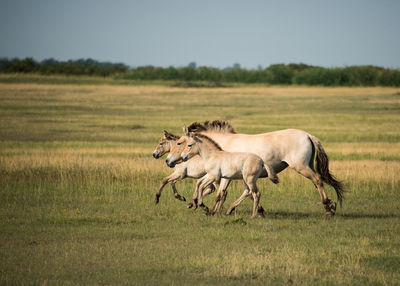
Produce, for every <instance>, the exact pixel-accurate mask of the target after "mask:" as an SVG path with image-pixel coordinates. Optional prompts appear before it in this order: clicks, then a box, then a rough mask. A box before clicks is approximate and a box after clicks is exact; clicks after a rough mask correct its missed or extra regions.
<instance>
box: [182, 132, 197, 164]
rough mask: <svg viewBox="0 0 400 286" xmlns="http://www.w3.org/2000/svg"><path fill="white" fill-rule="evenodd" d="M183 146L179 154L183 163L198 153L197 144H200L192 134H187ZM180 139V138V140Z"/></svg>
mask: <svg viewBox="0 0 400 286" xmlns="http://www.w3.org/2000/svg"><path fill="white" fill-rule="evenodd" d="M184 136H185V142H186V144H185V146H184V147H183V150H182V152H181V158H182V160H183V161H187V160H189V159H190V158H192V157H193V156H195V155H197V154H199V153H200V149H199V144H198V143H199V142H202V141H201V139H200V138H198V137H197V136H196V135H195V134H194V133H192V132H187V133H186V134H185V135H184ZM182 137H183V136H182ZM182 137H181V138H182Z"/></svg>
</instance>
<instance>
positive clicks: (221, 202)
mask: <svg viewBox="0 0 400 286" xmlns="http://www.w3.org/2000/svg"><path fill="white" fill-rule="evenodd" d="M230 182H231V181H230V180H228V179H221V184H220V186H219V188H220V189H221V192H222V195H221V198H220V199H219V201H218V204H217V206H216V212H217V213H221V211H222V207H223V205H224V202H225V199H226V195H227V194H228V192H227V191H226V189H227V188H228V186H229V184H230Z"/></svg>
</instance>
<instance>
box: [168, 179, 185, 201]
mask: <svg viewBox="0 0 400 286" xmlns="http://www.w3.org/2000/svg"><path fill="white" fill-rule="evenodd" d="M175 183H176V181H173V182H171V187H172V191H173V192H174V197H175V199H178V200H180V201H182V202H186V198H185V197H184V196H181V195H180V194H179V193H178V191H177V190H176V187H175Z"/></svg>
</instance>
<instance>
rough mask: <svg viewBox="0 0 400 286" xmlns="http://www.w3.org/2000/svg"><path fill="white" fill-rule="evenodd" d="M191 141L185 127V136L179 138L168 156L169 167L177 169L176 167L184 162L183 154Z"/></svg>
mask: <svg viewBox="0 0 400 286" xmlns="http://www.w3.org/2000/svg"><path fill="white" fill-rule="evenodd" d="M189 139H190V134H189V131H188V129H187V127H186V126H184V127H183V135H182V137H181V138H179V139H178V140H177V141H176V143H175V145H174V146H173V147H172V149H171V151H170V152H169V154H168V156H167V160H165V162H166V163H167V165H168V167H171V168H173V167H175V165H176V164H177V163H178V162H179V161H181V160H182V158H181V154H182V151H183V150H184V149H185V147H186V145H187V142H188V140H189Z"/></svg>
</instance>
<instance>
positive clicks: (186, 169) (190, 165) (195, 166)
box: [153, 130, 264, 216]
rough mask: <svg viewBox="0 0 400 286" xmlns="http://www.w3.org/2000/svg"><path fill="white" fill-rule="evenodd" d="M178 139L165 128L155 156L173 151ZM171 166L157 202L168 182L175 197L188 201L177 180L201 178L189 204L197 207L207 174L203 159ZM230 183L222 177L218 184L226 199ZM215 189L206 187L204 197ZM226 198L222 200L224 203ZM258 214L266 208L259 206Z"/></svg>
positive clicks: (194, 159)
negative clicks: (179, 188)
mask: <svg viewBox="0 0 400 286" xmlns="http://www.w3.org/2000/svg"><path fill="white" fill-rule="evenodd" d="M178 139H179V137H177V136H175V135H174V134H172V133H169V132H168V131H166V130H164V134H163V136H162V137H161V138H160V140H159V141H158V144H157V147H156V149H155V150H154V152H153V157H154V158H155V159H159V158H161V157H162V156H163V155H165V154H166V153H169V152H170V151H171V149H172V148H174V147H175V146H176V141H177V140H178ZM169 166H170V167H171V168H175V169H174V172H173V173H172V174H171V175H169V176H167V177H165V178H164V179H163V180H162V181H161V186H160V188H159V190H158V191H157V193H156V196H155V203H156V204H158V202H159V199H160V196H161V192H162V190H163V188H164V187H165V185H166V184H168V183H171V186H172V190H173V192H174V197H175V198H176V199H179V200H181V201H186V199H185V197H183V196H181V195H180V194H179V193H178V191H177V190H176V187H175V183H176V182H177V181H181V180H183V179H185V178H194V179H199V180H198V181H197V183H196V188H195V191H194V193H193V200H192V202H191V203H189V204H188V206H187V208H192V207H193V208H194V209H196V208H197V206H198V204H197V194H198V189H199V186H200V184H201V183H202V182H203V180H204V176H205V175H206V171H205V170H204V162H203V160H202V159H201V158H200V156H195V157H194V158H193V159H192V160H191V161H190V162H182V160H177V161H176V162H174V164H171V165H169ZM229 183H230V181H229V180H225V179H222V180H221V182H220V185H218V189H221V190H222V193H223V194H224V197H223V199H224V200H225V198H226V189H227V188H228V186H229ZM215 189H216V187H215V186H214V184H212V185H210V186H209V187H208V188H207V189H206V191H205V192H204V193H203V197H205V196H207V195H209V194H211V193H212V192H214V191H215ZM224 200H222V203H223V201H224ZM218 206H219V205H218V204H217V207H218ZM221 208H222V204H221ZM258 214H259V215H260V216H263V214H264V209H263V207H262V206H261V205H259V207H258Z"/></svg>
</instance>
